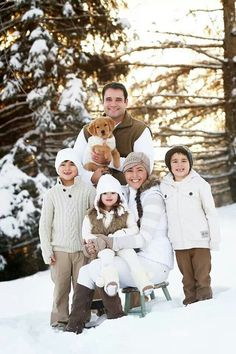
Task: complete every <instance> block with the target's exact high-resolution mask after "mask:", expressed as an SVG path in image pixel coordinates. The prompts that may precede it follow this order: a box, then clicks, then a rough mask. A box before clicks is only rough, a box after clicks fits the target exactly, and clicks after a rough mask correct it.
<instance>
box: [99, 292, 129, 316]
mask: <svg viewBox="0 0 236 354" xmlns="http://www.w3.org/2000/svg"><path fill="white" fill-rule="evenodd" d="M98 290H99V294H100V296H101V299H102V302H103V305H104V307H105V310H106V314H107V318H108V319H113V318H119V317H123V316H126V314H125V313H124V311H123V309H122V304H121V299H120V297H119V295H118V294H116V295H115V296H109V295H107V293H106V292H105V291H104V288H99V287H98Z"/></svg>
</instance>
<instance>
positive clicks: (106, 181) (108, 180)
mask: <svg viewBox="0 0 236 354" xmlns="http://www.w3.org/2000/svg"><path fill="white" fill-rule="evenodd" d="M108 192H113V193H117V194H119V196H120V200H121V203H122V206H123V208H119V210H118V215H122V214H124V211H126V210H128V206H127V203H126V200H125V197H124V194H123V192H122V188H121V184H120V182H119V181H118V180H117V179H116V178H114V177H112V176H111V175H109V174H106V175H103V176H101V177H100V178H99V181H98V184H97V188H96V197H95V199H94V207H95V209H96V210H97V214H98V216H97V219H101V218H102V217H103V215H102V214H101V213H100V211H99V208H98V202H99V200H100V197H101V194H103V193H108Z"/></svg>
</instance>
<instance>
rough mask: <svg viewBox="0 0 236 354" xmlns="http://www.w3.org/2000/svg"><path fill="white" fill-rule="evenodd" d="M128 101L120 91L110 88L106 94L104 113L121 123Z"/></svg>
mask: <svg viewBox="0 0 236 354" xmlns="http://www.w3.org/2000/svg"><path fill="white" fill-rule="evenodd" d="M127 105H128V100H127V99H126V100H125V97H124V93H123V91H122V90H120V89H112V88H109V89H107V90H106V91H105V94H104V101H103V106H104V112H105V113H106V115H107V116H108V117H111V118H112V119H114V120H115V121H116V123H119V122H121V121H122V120H123V118H124V115H125V110H126V108H127Z"/></svg>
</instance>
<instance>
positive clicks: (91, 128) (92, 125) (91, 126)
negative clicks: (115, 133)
mask: <svg viewBox="0 0 236 354" xmlns="http://www.w3.org/2000/svg"><path fill="white" fill-rule="evenodd" d="M87 130H88V132H89V133H90V134H91V135H95V134H96V126H95V121H93V122H91V123H89V125H88V127H87Z"/></svg>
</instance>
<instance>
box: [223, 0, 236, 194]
mask: <svg viewBox="0 0 236 354" xmlns="http://www.w3.org/2000/svg"><path fill="white" fill-rule="evenodd" d="M222 4H223V12H224V31H225V37H224V59H225V60H224V65H223V78H224V94H225V129H226V134H227V137H228V140H229V149H230V151H229V152H230V168H231V169H233V170H234V173H233V175H232V178H231V180H230V184H231V191H232V197H233V200H234V201H236V171H235V160H236V159H235V154H236V18H235V0H222Z"/></svg>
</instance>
